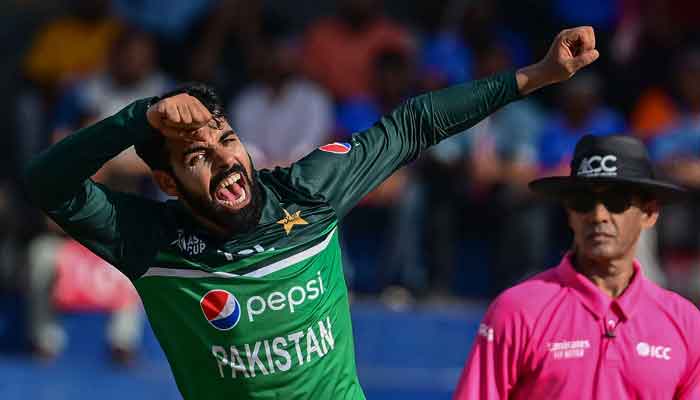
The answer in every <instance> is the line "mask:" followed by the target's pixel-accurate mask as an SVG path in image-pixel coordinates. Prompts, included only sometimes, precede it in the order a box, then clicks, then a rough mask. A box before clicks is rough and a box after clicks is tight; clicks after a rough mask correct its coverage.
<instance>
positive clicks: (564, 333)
mask: <svg viewBox="0 0 700 400" xmlns="http://www.w3.org/2000/svg"><path fill="white" fill-rule="evenodd" d="M530 188H531V189H532V190H533V191H535V192H536V193H540V194H543V195H546V196H549V197H552V198H554V199H558V200H560V201H561V202H562V204H563V206H564V208H565V209H566V212H567V214H568V219H569V226H570V227H571V230H572V231H573V233H574V239H573V244H572V247H571V251H570V252H568V253H567V254H566V255H565V256H564V258H563V259H562V260H561V263H560V264H559V265H558V266H557V267H555V268H552V269H550V270H547V271H545V272H543V273H541V274H539V275H537V276H535V277H533V278H531V279H529V280H527V281H525V282H523V283H521V284H519V285H516V286H514V287H512V288H510V289H508V290H506V291H505V292H503V293H502V294H501V295H500V296H499V297H498V298H497V299H496V300H495V301H494V302H493V304H491V306H490V307H489V309H488V311H487V313H486V316H485V317H484V320H483V323H482V324H481V325H480V327H479V331H478V335H477V337H476V339H475V342H474V346H473V348H472V352H471V355H470V357H469V359H468V361H467V363H466V366H465V367H464V371H463V373H462V377H461V379H460V382H459V385H458V387H457V391H456V393H455V397H454V398H455V399H457V400H467V399H469V400H472V399H476V400H487V399H488V400H491V399H538V400H543V399H599V400H608V399H609V400H613V399H614V400H618V399H658V400H662V399H675V400H681V399H682V400H690V399H700V311H699V310H698V308H697V307H695V306H694V305H693V304H692V303H690V302H689V301H687V300H685V299H683V298H682V297H681V296H679V295H677V294H675V293H673V292H670V291H667V290H664V289H662V288H660V287H658V286H657V285H655V284H654V283H652V282H651V281H650V280H648V279H647V278H646V277H645V276H644V274H643V273H642V267H641V265H640V264H639V263H638V262H637V261H635V260H634V254H635V248H636V245H637V242H638V240H639V236H640V234H641V232H642V230H644V229H649V228H651V227H652V226H654V224H655V223H656V220H657V218H658V216H659V207H660V205H661V204H664V203H669V202H672V201H676V200H679V199H682V198H683V197H684V195H685V194H686V193H685V190H684V189H683V188H681V187H678V186H675V185H674V184H672V183H667V182H664V181H660V180H658V179H656V178H655V176H654V172H653V170H652V165H651V162H650V160H649V156H648V154H647V151H646V148H645V147H644V145H643V144H642V143H641V142H640V141H639V140H637V139H635V138H632V137H629V136H619V135H614V136H608V137H596V136H591V135H587V136H585V137H583V138H582V139H581V140H580V141H579V142H578V144H577V146H576V149H575V153H574V158H573V161H572V162H571V174H570V176H558V177H548V178H542V179H539V180H535V181H533V182H531V183H530Z"/></svg>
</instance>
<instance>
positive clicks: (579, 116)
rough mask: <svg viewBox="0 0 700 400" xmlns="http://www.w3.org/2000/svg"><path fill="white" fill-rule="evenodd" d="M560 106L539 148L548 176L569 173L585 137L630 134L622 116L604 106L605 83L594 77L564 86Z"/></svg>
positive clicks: (578, 78)
mask: <svg viewBox="0 0 700 400" xmlns="http://www.w3.org/2000/svg"><path fill="white" fill-rule="evenodd" d="M557 103H558V105H559V110H558V111H555V112H554V114H553V115H552V116H551V120H550V121H549V123H547V124H546V126H545V128H544V130H543V132H542V135H541V137H540V141H539V146H538V159H539V160H538V161H539V164H540V167H541V168H542V169H543V170H544V171H545V172H544V174H546V175H565V174H566V173H567V171H568V170H569V162H570V160H571V155H572V154H573V151H574V146H575V145H576V142H577V141H578V140H579V139H580V138H582V137H583V136H584V135H585V134H588V133H590V134H593V135H610V134H614V133H621V132H625V131H626V124H625V121H624V119H623V117H622V115H620V114H619V113H618V112H616V111H615V110H613V109H611V108H609V107H607V106H606V105H605V104H603V102H602V81H601V80H600V78H598V76H596V75H594V74H593V73H590V72H589V73H587V74H581V75H580V76H576V78H574V79H572V80H571V81H569V82H567V83H566V84H564V85H562V86H561V89H560V92H559V98H558V101H557Z"/></svg>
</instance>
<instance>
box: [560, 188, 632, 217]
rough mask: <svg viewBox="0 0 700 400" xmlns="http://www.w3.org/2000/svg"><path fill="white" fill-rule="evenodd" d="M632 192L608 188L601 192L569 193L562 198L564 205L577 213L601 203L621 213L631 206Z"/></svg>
mask: <svg viewBox="0 0 700 400" xmlns="http://www.w3.org/2000/svg"><path fill="white" fill-rule="evenodd" d="M633 199H634V194H632V193H629V192H620V191H614V190H609V191H605V192H601V193H595V192H590V191H580V192H574V193H570V194H569V195H567V196H566V197H565V198H564V206H565V207H566V208H569V209H571V210H573V211H576V212H577V213H581V214H585V213H589V212H591V211H593V210H594V209H595V207H596V205H597V204H602V205H603V206H605V208H606V209H607V210H608V211H610V212H611V213H613V214H621V213H623V212H625V211H627V209H629V208H630V207H631V206H632V201H633Z"/></svg>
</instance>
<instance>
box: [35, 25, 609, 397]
mask: <svg viewBox="0 0 700 400" xmlns="http://www.w3.org/2000/svg"><path fill="white" fill-rule="evenodd" d="M597 58H598V51H597V50H596V49H595V37H594V33H593V30H592V28H590V27H581V28H575V29H570V30H564V31H562V32H561V33H560V34H559V35H558V36H557V37H556V38H555V40H554V42H553V44H552V46H551V48H550V50H549V51H548V53H547V55H546V56H545V57H544V58H543V59H542V60H541V61H540V62H539V63H537V64H533V65H531V66H528V67H525V68H522V69H519V70H518V71H516V72H506V73H502V74H499V75H495V76H492V77H490V78H487V79H483V80H480V81H475V82H472V83H467V84H463V85H459V86H455V87H451V88H448V89H445V90H441V91H437V92H432V93H428V94H425V95H422V96H418V97H416V98H413V99H410V100H408V101H407V102H406V103H404V104H403V105H401V106H400V107H398V108H397V109H396V110H395V111H393V112H392V113H390V114H388V115H387V116H385V117H384V118H382V119H381V120H380V121H379V122H377V123H376V124H375V125H374V126H373V127H372V128H370V129H368V130H367V131H365V132H360V133H358V134H356V135H355V136H354V137H353V138H352V139H351V140H350V141H349V142H348V143H331V144H328V145H325V146H321V147H320V148H318V149H317V150H315V151H313V152H312V153H311V154H309V155H308V156H306V157H304V158H302V159H301V160H299V161H298V162H295V163H293V164H292V165H291V166H290V167H289V168H276V169H274V170H256V169H254V167H253V163H252V160H251V159H250V157H249V155H248V153H247V152H246V148H245V146H244V145H243V143H241V141H240V140H239V138H238V135H237V134H236V132H235V131H234V130H233V129H232V127H231V126H230V125H229V123H228V122H227V121H226V119H225V118H224V116H223V114H222V109H221V104H220V103H219V101H218V99H217V98H216V95H215V94H214V93H213V92H212V91H211V90H210V89H208V88H206V87H205V86H201V85H195V86H191V87H188V88H185V89H183V90H180V91H176V92H173V93H170V94H168V95H165V96H162V97H160V98H151V99H144V100H141V101H136V102H134V103H133V104H131V105H129V106H127V107H126V108H124V109H123V110H122V111H120V112H118V113H117V114H115V115H114V116H112V117H109V118H106V119H104V120H102V121H100V122H98V123H96V124H94V125H92V126H90V127H87V128H85V129H82V130H80V131H78V132H76V133H74V134H72V135H71V136H69V137H68V138H66V139H65V140H63V141H61V142H59V143H58V144H56V145H54V146H52V147H51V148H49V149H48V150H47V151H46V152H44V153H42V154H41V155H39V156H38V157H36V158H35V159H34V160H33V161H32V163H31V164H30V166H29V167H28V169H27V171H26V176H25V178H26V185H27V190H28V192H29V194H30V196H31V197H32V198H33V201H34V202H36V204H37V205H38V206H39V207H40V208H41V209H42V210H44V211H45V212H46V213H47V214H48V215H49V216H50V217H51V218H53V219H54V220H55V221H56V222H57V223H58V224H59V225H60V226H61V227H63V229H64V230H65V231H66V232H67V233H68V234H70V235H71V236H73V237H74V238H75V239H76V240H78V241H80V242H81V243H82V244H84V245H85V246H86V247H87V248H89V249H91V250H92V251H93V252H95V253H96V254H98V255H99V256H100V257H103V258H104V259H105V260H107V261H108V262H109V263H111V264H112V265H115V266H116V267H117V268H119V269H120V270H121V271H122V272H124V273H125V274H126V275H127V276H128V277H129V278H130V279H131V280H132V281H133V283H134V286H135V287H136V289H137V291H138V293H139V295H140V297H141V299H142V301H143V304H144V307H145V310H146V313H147V315H148V318H149V321H150V323H151V326H152V328H153V331H154V332H155V335H156V336H157V338H158V340H159V342H160V344H161V347H162V348H163V351H164V352H165V355H166V357H167V359H168V362H169V363H170V366H171V368H172V371H173V374H174V377H175V381H176V383H177V385H178V388H179V390H180V392H181V393H182V395H183V397H184V398H186V399H284V400H292V399H322V400H328V399H333V400H340V399H348V400H354V399H364V394H363V392H362V388H361V387H360V384H359V382H358V379H357V373H356V369H355V359H354V349H353V336H352V327H351V324H350V312H349V306H348V296H347V288H346V286H345V281H344V277H343V268H342V265H341V258H342V257H341V254H340V248H339V245H338V223H339V221H340V220H341V218H342V217H343V216H344V215H346V214H347V212H348V211H349V210H350V209H351V208H352V207H353V206H354V205H355V204H356V203H357V202H358V201H359V200H360V199H362V197H363V196H364V195H366V194H367V193H368V192H369V191H371V190H372V189H373V188H375V187H376V186H377V185H379V184H380V183H381V182H382V181H384V180H385V179H386V178H387V177H388V176H390V175H391V174H392V173H393V172H394V171H396V170H397V169H398V168H400V167H401V166H403V165H405V164H407V163H409V162H411V161H412V160H414V159H415V158H416V157H418V155H419V154H420V153H421V152H422V151H424V150H425V149H426V148H427V147H428V146H431V145H434V144H436V143H437V142H439V141H440V140H442V139H444V138H446V137H448V136H450V135H452V134H456V133H458V132H462V131H464V130H465V129H467V128H469V127H470V126H472V125H474V124H476V123H477V122H478V121H480V120H481V119H483V118H484V117H486V116H487V115H489V114H491V113H492V112H494V111H496V110H497V109H498V108H500V107H501V106H503V105H505V104H508V103H509V102H511V101H514V100H517V99H519V98H520V97H521V96H524V95H527V94H529V93H530V92H532V91H534V90H536V89H538V88H540V87H543V86H546V85H548V84H552V83H556V82H559V81H562V80H565V79H567V78H569V77H570V76H572V75H573V74H574V73H575V72H576V71H577V70H579V69H580V68H583V67H585V66H586V65H588V64H590V63H592V62H593V61H595V60H596V59H597ZM280 134H283V132H280ZM132 145H133V146H135V147H136V151H137V153H138V154H139V155H140V156H141V158H143V160H144V161H145V162H146V163H148V165H149V166H150V168H151V169H152V171H153V177H154V179H155V180H156V182H157V183H158V184H159V186H160V187H161V188H162V189H163V191H164V192H166V193H168V194H169V195H171V196H174V197H176V198H177V200H172V201H167V202H165V203H161V202H154V201H149V200H146V199H143V198H141V197H137V196H133V195H130V194H125V193H118V192H115V191H112V190H110V189H109V188H107V187H105V186H103V185H100V184H96V183H94V182H93V181H92V180H91V179H90V177H91V176H92V175H93V174H95V172H96V171H97V170H98V169H99V168H100V167H101V166H102V165H103V164H104V163H105V162H107V161H108V160H110V159H111V158H113V157H115V156H117V155H118V154H119V153H120V152H122V151H124V150H126V149H127V148H129V147H130V146H132Z"/></svg>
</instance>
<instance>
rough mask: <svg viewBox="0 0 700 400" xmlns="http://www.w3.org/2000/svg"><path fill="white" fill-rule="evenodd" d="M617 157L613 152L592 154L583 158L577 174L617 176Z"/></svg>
mask: <svg viewBox="0 0 700 400" xmlns="http://www.w3.org/2000/svg"><path fill="white" fill-rule="evenodd" d="M615 162H617V157H615V156H614V155H612V154H609V155H607V156H592V157H590V158H584V159H583V160H581V164H580V166H579V168H578V172H577V174H576V175H578V176H615V175H617V166H615Z"/></svg>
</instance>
